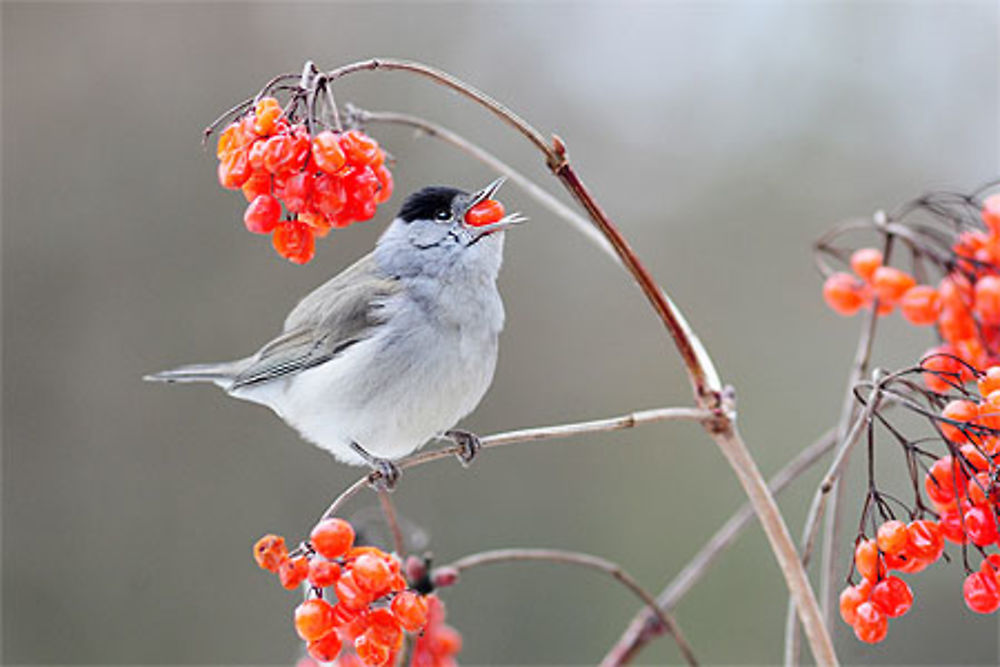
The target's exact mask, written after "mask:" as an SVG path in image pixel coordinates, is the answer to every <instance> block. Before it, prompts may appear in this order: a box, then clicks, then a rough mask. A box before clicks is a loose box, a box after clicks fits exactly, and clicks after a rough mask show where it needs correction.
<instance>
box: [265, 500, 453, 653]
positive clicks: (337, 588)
mask: <svg viewBox="0 0 1000 667" xmlns="http://www.w3.org/2000/svg"><path fill="white" fill-rule="evenodd" d="M253 555H254V559H255V560H256V561H257V564H258V565H259V566H260V567H261V568H263V569H265V570H268V571H270V572H274V573H276V574H277V575H278V578H279V580H280V582H281V584H282V586H284V587H285V588H288V589H295V588H297V587H298V586H300V585H302V584H304V583H306V582H308V593H307V595H306V599H305V600H304V601H303V602H302V603H301V604H300V605H299V606H298V607H296V609H295V614H294V624H295V631H296V632H297V633H298V635H299V637H301V638H302V640H303V641H305V642H306V650H307V652H308V653H309V655H310V656H311V657H312V658H314V659H315V660H317V661H319V662H332V661H334V660H338V658H339V661H338V664H345V665H346V664H351V661H352V660H355V659H357V660H360V662H361V663H362V664H364V665H367V666H368V667H380V666H381V665H387V664H395V661H396V657H397V655H398V653H399V651H400V649H401V648H402V646H403V641H404V636H405V633H411V634H413V635H416V636H417V637H416V640H415V642H414V649H413V652H412V656H411V658H412V660H411V662H412V664H414V665H422V666H428V667H429V666H432V665H434V666H442V667H444V666H445V665H448V664H451V661H452V657H453V656H454V655H455V654H456V653H457V652H458V650H459V649H460V648H461V637H460V636H459V635H458V633H457V632H456V631H455V630H454V629H452V628H450V627H448V626H446V625H444V606H443V603H441V601H440V600H439V599H438V598H437V596H435V595H422V594H420V593H418V592H416V591H414V590H412V589H410V588H409V587H408V585H407V582H406V579H405V577H404V576H403V574H402V572H401V566H400V562H399V559H398V558H396V556H394V555H393V554H389V553H386V552H385V551H382V550H381V549H378V548H377V547H369V546H364V547H357V546H354V529H353V528H352V527H351V525H350V524H349V523H348V522H346V521H344V520H343V519H337V518H333V519H325V520H324V521H321V522H320V523H319V524H317V525H316V527H315V528H313V531H312V533H311V534H310V536H309V540H308V541H306V542H304V543H303V545H302V546H301V547H300V548H299V549H296V550H295V552H293V553H291V554H289V552H288V549H287V547H286V545H285V540H284V538H282V537H279V536H277V535H265V536H264V537H262V538H260V539H259V540H258V541H257V543H256V544H255V545H254V548H253Z"/></svg>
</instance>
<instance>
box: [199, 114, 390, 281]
mask: <svg viewBox="0 0 1000 667" xmlns="http://www.w3.org/2000/svg"><path fill="white" fill-rule="evenodd" d="M217 155H218V158H219V170H218V171H219V183H220V184H222V186H223V187H225V188H229V189H232V190H235V189H241V190H242V191H243V195H244V196H245V197H246V199H247V201H248V202H249V205H248V206H247V208H246V212H245V213H244V215H243V222H244V224H245V225H246V228H247V229H249V230H250V231H251V232H255V233H258V234H271V235H272V236H271V241H272V244H273V245H274V249H275V250H277V251H278V253H279V254H280V255H281V256H282V257H285V258H286V259H288V260H290V261H292V262H295V263H296V264H305V263H306V262H308V261H309V260H311V259H312V257H313V255H314V254H315V237H316V236H319V237H323V236H326V234H327V233H328V232H329V231H330V229H331V228H334V227H338V228H339V227H347V226H348V225H350V224H352V223H354V222H362V221H365V220H370V219H371V218H372V217H374V215H375V208H376V205H378V204H381V203H383V202H385V201H387V200H388V199H389V197H390V196H391V195H392V174H391V173H390V172H389V169H388V168H387V167H386V165H385V152H384V151H382V149H381V148H379V145H378V142H376V141H375V140H374V139H372V138H371V137H369V136H368V135H366V134H365V133H364V132H361V131H360V130H350V131H348V132H344V133H342V134H341V133H337V132H333V131H331V130H322V131H320V132H317V133H316V134H315V136H313V135H312V134H310V132H309V130H308V129H307V127H306V125H305V124H303V123H293V122H290V120H289V118H287V117H286V116H285V113H284V111H283V110H282V108H281V106H280V104H279V103H278V100H277V99H275V98H273V97H264V98H262V99H261V100H259V101H258V102H257V103H256V105H254V108H252V109H251V110H249V111H248V112H247V113H246V114H244V115H243V116H241V117H240V118H238V119H237V120H235V121H233V122H232V123H230V124H229V125H228V126H227V127H226V128H225V129H224V130H223V131H222V133H221V134H220V135H219V143H218V150H217ZM282 207H284V211H285V213H284V217H282Z"/></svg>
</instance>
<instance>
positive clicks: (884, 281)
mask: <svg viewBox="0 0 1000 667" xmlns="http://www.w3.org/2000/svg"><path fill="white" fill-rule="evenodd" d="M916 284H917V281H916V280H914V279H913V276H911V275H910V274H909V273H906V272H905V271H900V270H899V269H897V268H895V267H892V266H880V267H878V268H877V269H875V272H874V273H873V274H872V287H874V288H875V294H876V296H878V298H879V301H881V302H883V303H887V304H895V303H898V302H899V300H900V299H902V298H903V295H904V294H906V292H907V290H909V289H910V288H911V287H913V286H914V285H916Z"/></svg>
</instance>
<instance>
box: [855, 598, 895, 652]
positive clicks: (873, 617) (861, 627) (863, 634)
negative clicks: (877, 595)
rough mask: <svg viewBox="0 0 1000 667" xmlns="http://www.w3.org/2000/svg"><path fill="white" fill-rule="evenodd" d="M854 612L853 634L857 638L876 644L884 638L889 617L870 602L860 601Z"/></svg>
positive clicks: (887, 628) (887, 629)
mask: <svg viewBox="0 0 1000 667" xmlns="http://www.w3.org/2000/svg"><path fill="white" fill-rule="evenodd" d="M855 614H856V615H857V618H856V620H855V623H854V634H855V636H857V638H858V639H860V640H861V641H863V642H867V643H869V644H877V643H879V642H880V641H882V640H883V639H885V635H886V633H887V632H888V631H889V619H888V618H887V617H886V615H885V614H884V613H883V612H882V611H881V610H880V609H879V608H878V607H876V606H875V605H874V604H872V603H871V602H862V603H861V604H859V605H858V608H857V609H856V610H855Z"/></svg>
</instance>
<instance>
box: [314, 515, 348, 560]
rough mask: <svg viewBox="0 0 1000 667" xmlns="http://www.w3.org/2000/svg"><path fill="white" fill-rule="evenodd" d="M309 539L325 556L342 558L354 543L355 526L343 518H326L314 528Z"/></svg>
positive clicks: (319, 552) (317, 550)
mask: <svg viewBox="0 0 1000 667" xmlns="http://www.w3.org/2000/svg"><path fill="white" fill-rule="evenodd" d="M309 541H310V543H311V544H312V547H313V549H315V550H316V552H317V553H318V554H319V555H321V556H323V557H324V558H329V559H335V558H340V557H341V556H343V555H344V554H346V553H347V551H348V550H349V549H350V548H351V546H352V545H353V544H354V528H352V527H351V524H349V523H348V522H346V521H344V520H343V519H338V518H332V519H324V520H322V521H320V522H319V523H318V524H316V526H315V527H314V528H313V529H312V532H311V533H310V534H309Z"/></svg>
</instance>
